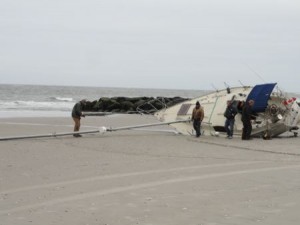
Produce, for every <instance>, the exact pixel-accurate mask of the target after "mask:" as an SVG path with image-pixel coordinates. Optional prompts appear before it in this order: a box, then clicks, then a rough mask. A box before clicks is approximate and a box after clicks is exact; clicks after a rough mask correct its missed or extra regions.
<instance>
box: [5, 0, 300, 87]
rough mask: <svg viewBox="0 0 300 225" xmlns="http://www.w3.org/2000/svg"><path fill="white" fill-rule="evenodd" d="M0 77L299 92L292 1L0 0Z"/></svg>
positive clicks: (299, 33) (297, 20)
mask: <svg viewBox="0 0 300 225" xmlns="http://www.w3.org/2000/svg"><path fill="white" fill-rule="evenodd" d="M0 78H1V79H0V83H2V84H3V83H13V84H46V85H76V86H77V85H79V86H102V87H140V88H166V89H212V87H213V86H214V87H216V88H218V89H220V88H224V82H226V83H227V84H228V85H230V86H237V85H239V84H240V82H241V83H243V84H245V85H255V84H257V83H264V82H278V84H279V87H281V88H282V89H283V90H285V91H294V92H300V1H299V0H209V1H208V0H26V1H24V0H1V1H0Z"/></svg>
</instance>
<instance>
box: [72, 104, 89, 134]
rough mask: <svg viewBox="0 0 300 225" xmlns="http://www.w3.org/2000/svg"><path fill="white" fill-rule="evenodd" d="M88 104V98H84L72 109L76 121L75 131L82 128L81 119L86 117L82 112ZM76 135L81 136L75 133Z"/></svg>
mask: <svg viewBox="0 0 300 225" xmlns="http://www.w3.org/2000/svg"><path fill="white" fill-rule="evenodd" d="M85 105H86V100H85V99H83V100H81V101H80V102H77V103H76V104H75V105H74V107H73V110H72V118H73V120H74V122H75V125H74V132H77V131H79V129H80V119H81V117H85V115H84V114H83V113H82V109H83V107H84V106H85ZM73 136H74V137H81V135H80V134H73Z"/></svg>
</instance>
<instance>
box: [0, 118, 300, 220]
mask: <svg viewBox="0 0 300 225" xmlns="http://www.w3.org/2000/svg"><path fill="white" fill-rule="evenodd" d="M156 122H157V121H156V119H155V118H153V117H151V116H140V115H122V116H108V117H87V118H85V119H83V120H82V128H81V130H82V131H83V130H93V129H95V128H98V127H101V126H108V127H109V126H112V127H120V126H127V125H136V124H145V123H156ZM72 129H73V121H72V119H71V118H2V119H0V137H4V136H17V135H31V134H41V133H42V134H44V133H53V132H69V131H72ZM149 129H150V128H149ZM152 129H155V130H156V131H151V132H150V131H145V130H142V131H136V130H135V131H132V130H127V131H117V132H109V133H105V134H102V135H100V134H86V135H84V136H83V137H82V138H74V137H72V136H67V137H48V138H40V139H24V140H13V141H1V142H0V225H27V224H30V225H32V224H34V225H50V224H53V225H54V224H55V225H88V224H89V225H134V224H143V225H150V224H151V225H216V224H226V225H227V224H228V225H229V224H230V225H234V224H236V225H247V224H264V225H268V224H270V225H290V224H295V225H298V224H299V223H300V214H299V210H300V176H299V172H300V163H299V162H300V150H299V146H300V138H276V139H273V140H269V141H265V140H262V139H254V140H251V141H241V140H240V138H238V137H235V138H233V139H232V140H228V139H225V138H223V137H210V136H203V137H201V138H200V139H197V138H194V137H191V136H182V135H176V134H174V133H172V132H160V131H158V129H162V130H164V131H165V130H169V131H171V130H172V129H171V128H170V127H168V126H163V127H160V128H158V127H156V128H152Z"/></svg>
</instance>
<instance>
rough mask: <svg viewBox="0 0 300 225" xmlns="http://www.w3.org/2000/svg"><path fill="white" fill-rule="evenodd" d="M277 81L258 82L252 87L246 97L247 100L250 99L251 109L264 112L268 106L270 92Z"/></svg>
mask: <svg viewBox="0 0 300 225" xmlns="http://www.w3.org/2000/svg"><path fill="white" fill-rule="evenodd" d="M276 84H277V83H270V84H259V85H256V86H254V87H253V89H252V90H251V92H250V93H249V95H248V97H247V100H246V101H247V102H248V101H249V100H250V99H252V100H254V101H255V102H254V105H253V108H252V110H253V111H254V112H256V113H259V112H264V111H265V110H266V108H267V106H268V100H269V99H270V96H271V93H272V91H273V89H274V87H275V85H276Z"/></svg>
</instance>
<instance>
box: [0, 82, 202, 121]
mask: <svg viewBox="0 0 300 225" xmlns="http://www.w3.org/2000/svg"><path fill="white" fill-rule="evenodd" d="M205 93H207V91H201V90H168V89H139V88H107V87H71V86H43V85H10V84H0V117H2V118H3V117H43V116H46V117H47V116H50V117H54V116H70V114H71V110H72V108H73V106H74V104H75V103H76V102H78V101H80V100H81V99H87V100H88V101H94V100H98V99H100V98H101V97H119V96H125V97H144V96H145V97H176V96H179V97H183V98H194V97H198V96H201V95H203V94H205Z"/></svg>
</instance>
